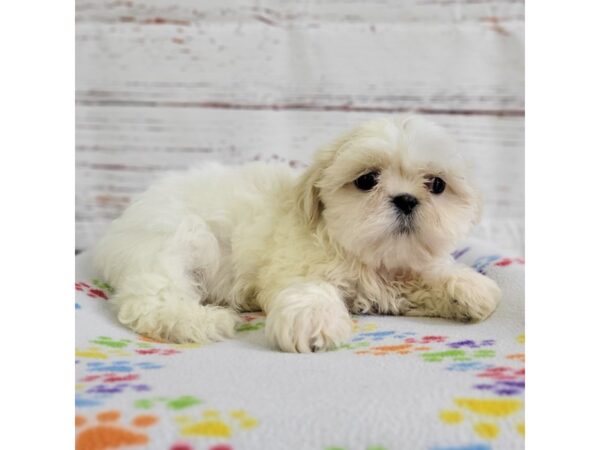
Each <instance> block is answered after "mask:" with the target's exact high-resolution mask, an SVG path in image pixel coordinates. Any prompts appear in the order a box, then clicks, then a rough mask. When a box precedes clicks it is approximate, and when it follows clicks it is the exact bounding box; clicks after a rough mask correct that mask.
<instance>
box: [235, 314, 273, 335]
mask: <svg viewBox="0 0 600 450" xmlns="http://www.w3.org/2000/svg"><path fill="white" fill-rule="evenodd" d="M240 317H241V319H242V321H243V323H241V324H239V325H237V326H236V327H235V330H236V331H237V332H244V331H256V330H260V329H262V328H264V327H265V318H266V315H265V314H263V313H245V314H241V315H240Z"/></svg>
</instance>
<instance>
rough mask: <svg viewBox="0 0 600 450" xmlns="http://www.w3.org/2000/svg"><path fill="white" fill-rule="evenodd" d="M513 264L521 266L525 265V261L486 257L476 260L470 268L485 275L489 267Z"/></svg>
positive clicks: (492, 256) (497, 256) (494, 256)
mask: <svg viewBox="0 0 600 450" xmlns="http://www.w3.org/2000/svg"><path fill="white" fill-rule="evenodd" d="M513 264H519V265H523V264H525V260H524V259H523V258H506V257H503V256H501V255H488V256H481V257H479V258H477V259H476V260H475V261H474V262H473V264H471V267H473V269H475V270H476V271H477V272H479V273H482V274H484V275H485V273H486V271H487V269H488V268H489V267H490V266H497V267H506V266H510V265H513Z"/></svg>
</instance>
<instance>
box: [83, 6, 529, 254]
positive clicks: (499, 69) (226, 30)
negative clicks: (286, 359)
mask: <svg viewBox="0 0 600 450" xmlns="http://www.w3.org/2000/svg"><path fill="white" fill-rule="evenodd" d="M523 10H524V7H523V2H522V1H521V0H368V1H364V0H313V1H292V0H266V1H259V0H254V1H251V0H234V1H224V0H201V1H200V0H114V1H113V0H77V1H76V19H77V33H76V57H77V60H76V68H77V74H76V79H77V86H76V89H77V92H76V100H77V109H76V142H77V153H76V154H77V161H76V164H77V186H76V212H77V222H76V232H77V246H78V248H80V249H83V248H87V247H89V246H91V245H93V243H94V242H95V241H96V240H97V238H98V236H99V235H100V234H101V233H102V231H103V230H104V228H105V227H106V225H107V223H108V222H109V221H110V220H111V219H113V218H114V217H116V216H117V215H118V214H119V212H120V211H121V210H122V209H123V208H124V207H125V206H126V205H127V204H128V202H129V201H130V199H131V197H132V196H133V195H135V194H136V193H137V192H139V191H141V190H143V189H144V188H145V187H146V186H147V185H148V184H149V183H150V182H151V181H152V180H153V179H154V178H155V177H156V176H158V175H159V174H160V173H162V172H164V171H165V170H171V169H184V168H186V167H188V166H190V165H192V164H195V163H201V162H202V161H203V160H207V159H219V160H224V161H230V162H240V161H248V160H253V159H263V160H269V159H281V160H286V161H299V162H307V161H308V160H309V159H310V157H311V155H312V154H313V152H314V151H315V149H316V148H318V147H319V146H320V145H322V144H323V143H325V142H327V141H329V140H330V139H331V138H332V137H334V136H336V135H337V134H338V133H339V132H341V131H343V130H345V129H347V128H348V127H351V126H353V125H354V124H357V123H359V122H360V121H362V120H365V119H368V118H371V117H374V116H378V115H382V114H392V113H395V112H400V111H405V110H418V111H421V112H423V113H425V114H428V115H430V116H431V117H432V118H433V119H434V120H437V121H438V122H440V123H441V124H442V125H445V126H447V127H448V128H450V130H451V131H452V132H453V133H454V134H455V136H456V137H457V138H458V139H459V140H460V141H461V142H462V143H463V145H464V148H465V151H466V152H467V153H468V155H469V156H471V158H472V159H473V160H474V162H475V165H476V167H477V170H478V174H479V178H480V184H481V187H482V189H483V191H484V194H485V197H486V212H485V216H484V221H483V223H482V225H481V226H480V227H479V229H478V230H477V232H476V233H477V234H478V235H479V236H481V237H485V238H487V239H490V240H493V241H495V242H496V243H497V245H499V246H505V247H510V248H514V249H516V250H522V248H523V215H524V200H523V193H524V187H523V181H524V170H523V166H524V155H523V125H524V95H523V90H524V80H523V72H524V67H523V65H524V57H523V56H524V55H523V41H524V36H523V28H524V23H523V14H524V12H523Z"/></svg>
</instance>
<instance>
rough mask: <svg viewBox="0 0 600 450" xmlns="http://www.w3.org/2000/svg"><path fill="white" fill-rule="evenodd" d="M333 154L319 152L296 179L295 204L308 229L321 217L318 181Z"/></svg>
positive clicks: (324, 151) (325, 151)
mask: <svg viewBox="0 0 600 450" xmlns="http://www.w3.org/2000/svg"><path fill="white" fill-rule="evenodd" d="M333 153H334V152H333V151H331V150H329V149H327V150H321V151H320V152H319V153H318V154H317V157H316V158H315V161H314V162H313V164H312V165H311V166H310V167H309V168H308V169H306V171H305V172H304V173H303V174H302V176H300V178H299V179H298V184H297V186H296V204H297V206H298V208H299V210H300V213H301V214H302V216H303V217H304V218H305V220H306V223H307V224H308V225H309V226H310V227H314V226H316V224H317V223H318V221H319V219H320V217H321V211H322V209H323V204H322V202H321V198H320V187H319V181H320V180H321V178H322V176H323V171H324V170H325V169H326V168H327V166H328V165H329V162H330V160H331V158H332V157H333Z"/></svg>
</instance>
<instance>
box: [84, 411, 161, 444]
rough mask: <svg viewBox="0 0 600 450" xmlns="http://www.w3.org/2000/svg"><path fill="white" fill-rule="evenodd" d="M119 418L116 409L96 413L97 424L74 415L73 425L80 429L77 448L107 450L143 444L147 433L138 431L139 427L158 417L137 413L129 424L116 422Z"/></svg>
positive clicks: (146, 440) (146, 439)
mask: <svg viewBox="0 0 600 450" xmlns="http://www.w3.org/2000/svg"><path fill="white" fill-rule="evenodd" d="M120 418H121V413H120V412H118V411H104V412H101V413H98V414H97V415H96V420H97V421H98V423H97V424H89V425H88V424H87V419H86V418H85V417H83V416H75V426H76V427H77V428H78V429H81V431H79V432H78V433H77V437H76V439H75V448H76V449H77V450H108V449H117V448H121V447H126V446H130V445H145V444H147V443H148V441H149V439H148V435H147V434H145V433H142V432H140V431H138V430H139V429H143V428H147V427H151V426H152V425H154V424H155V423H156V422H157V421H158V418H156V417H155V416H150V415H139V416H136V417H134V418H133V420H132V421H131V425H132V426H133V427H134V428H131V427H129V426H126V425H125V426H124V425H120V424H118V423H117V422H118V421H119V419H120Z"/></svg>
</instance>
